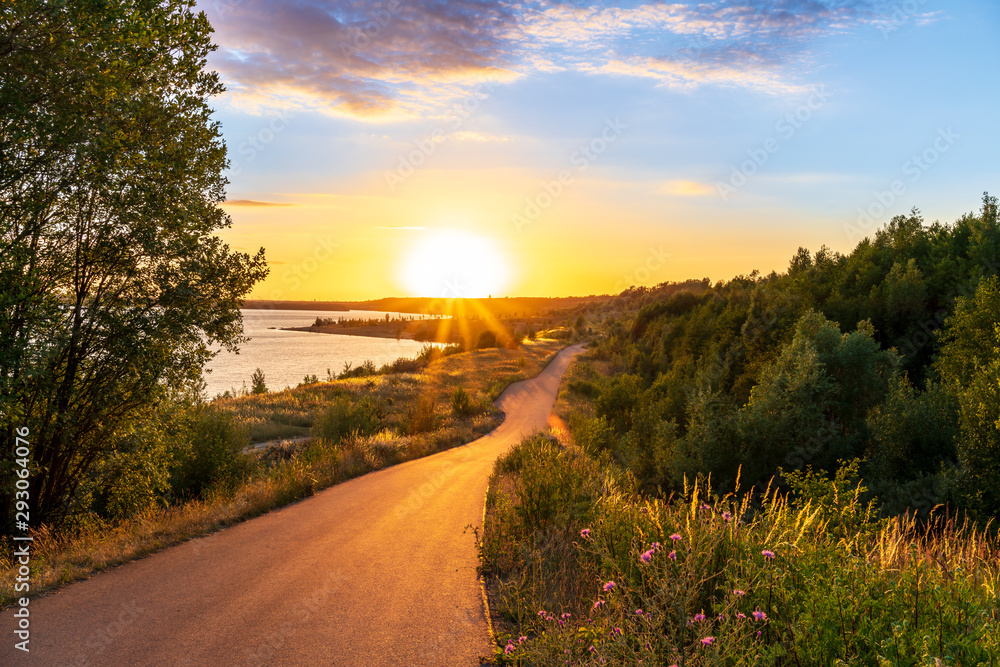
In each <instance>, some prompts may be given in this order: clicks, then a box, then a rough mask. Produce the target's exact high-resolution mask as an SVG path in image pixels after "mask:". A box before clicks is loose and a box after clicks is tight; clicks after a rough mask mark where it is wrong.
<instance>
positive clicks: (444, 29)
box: [206, 0, 515, 117]
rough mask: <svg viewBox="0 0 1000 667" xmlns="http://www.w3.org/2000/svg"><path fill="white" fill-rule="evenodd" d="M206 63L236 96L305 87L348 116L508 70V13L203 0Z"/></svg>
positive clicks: (418, 1) (390, 109) (469, 5)
mask: <svg viewBox="0 0 1000 667" xmlns="http://www.w3.org/2000/svg"><path fill="white" fill-rule="evenodd" d="M206 13H207V14H208V15H209V19H210V20H211V21H212V23H213V25H214V26H215V28H216V41H217V43H218V44H219V46H220V48H219V51H218V52H217V53H216V54H215V55H214V56H213V59H212V61H211V64H212V65H213V66H214V67H215V68H216V69H218V70H219V71H220V73H221V74H222V76H223V79H224V80H225V81H226V82H227V83H228V84H229V86H230V88H231V89H232V90H233V92H234V97H235V98H239V97H241V96H242V97H247V98H249V99H254V98H260V97H267V96H284V95H289V94H291V95H296V94H297V95H304V96H305V97H306V98H309V99H311V101H312V102H313V103H314V104H317V105H322V106H325V107H326V108H328V109H330V110H332V111H335V112H339V113H343V114H347V115H354V116H362V117H370V116H378V115H391V114H394V113H395V114H399V113H402V114H406V113H411V112H413V111H420V110H421V107H423V106H425V102H426V100H427V95H426V92H427V89H429V88H439V89H441V90H444V91H450V92H449V93H448V94H454V93H455V92H456V90H457V89H459V88H461V86H462V85H463V84H469V83H474V82H479V81H483V80H488V79H503V78H506V77H509V76H510V74H511V73H510V72H509V71H507V70H506V63H507V60H508V57H509V55H510V48H509V44H508V42H509V40H508V39H507V37H506V35H507V34H508V33H509V32H510V31H511V30H512V29H513V26H514V23H515V18H514V15H513V14H512V12H511V10H510V9H509V8H508V7H507V5H506V4H505V3H497V2H486V1H484V0H458V1H454V0H449V1H448V2H441V1H439V0H388V1H386V2H375V3H370V2H362V1H354V0H241V1H238V2H237V1H236V0H231V2H230V4H222V5H216V4H209V5H208V6H207V7H206Z"/></svg>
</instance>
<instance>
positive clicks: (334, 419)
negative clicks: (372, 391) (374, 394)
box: [312, 396, 385, 444]
mask: <svg viewBox="0 0 1000 667" xmlns="http://www.w3.org/2000/svg"><path fill="white" fill-rule="evenodd" d="M384 416H385V414H384V410H383V408H382V406H380V405H379V404H378V403H377V402H376V401H375V400H373V399H372V398H371V397H368V396H365V397H363V398H361V399H360V400H352V399H350V398H348V397H346V396H338V397H336V398H334V399H333V401H331V402H330V404H329V405H328V406H327V407H326V408H324V409H323V410H321V411H320V413H319V415H318V417H317V418H316V420H315V421H314V423H313V427H312V431H313V435H314V436H316V437H317V438H321V439H322V440H324V441H325V442H327V443H330V444H337V443H339V442H341V441H342V440H344V439H345V438H347V437H349V436H368V435H372V434H374V433H375V432H376V431H378V429H379V428H380V427H381V425H382V419H383V417H384Z"/></svg>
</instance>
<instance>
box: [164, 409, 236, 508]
mask: <svg viewBox="0 0 1000 667" xmlns="http://www.w3.org/2000/svg"><path fill="white" fill-rule="evenodd" d="M178 441H179V442H178V445H177V449H176V454H175V456H176V460H175V467H174V470H173V473H172V475H171V479H170V486H171V489H172V490H173V493H174V495H175V496H177V497H180V498H199V497H202V496H203V495H204V494H205V492H206V491H208V490H209V489H216V490H229V489H232V488H233V487H234V486H235V485H236V483H237V482H239V480H240V479H241V478H242V475H243V474H244V473H245V472H246V470H247V465H248V461H247V458H246V455H245V454H244V453H243V450H244V448H245V447H246V446H247V445H249V444H250V439H249V437H248V436H247V434H246V431H245V429H243V428H241V427H240V426H239V425H238V424H237V422H236V420H235V419H234V418H233V416H232V415H230V414H228V413H226V412H222V411H220V410H217V409H215V408H212V407H210V406H207V405H201V406H196V407H195V408H193V409H192V412H191V414H190V415H189V416H188V417H186V419H185V423H184V425H183V430H182V431H181V432H180V434H179V436H178Z"/></svg>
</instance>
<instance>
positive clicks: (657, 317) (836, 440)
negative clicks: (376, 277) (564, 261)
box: [570, 195, 1000, 520]
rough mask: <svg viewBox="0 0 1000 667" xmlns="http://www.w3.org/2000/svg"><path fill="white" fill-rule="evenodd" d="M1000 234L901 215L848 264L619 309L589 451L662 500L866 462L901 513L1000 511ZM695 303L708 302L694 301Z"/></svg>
mask: <svg viewBox="0 0 1000 667" xmlns="http://www.w3.org/2000/svg"><path fill="white" fill-rule="evenodd" d="M998 262H1000V227H998V220H997V200H996V198H994V197H990V196H989V195H984V198H983V202H982V208H981V211H980V212H979V214H978V215H976V214H967V215H964V216H963V217H962V218H961V219H959V220H958V221H957V222H955V223H954V224H941V223H937V222H935V223H934V224H932V225H924V221H923V219H922V218H921V216H920V214H919V212H918V211H916V210H915V209H914V211H912V212H911V214H910V215H906V216H897V217H895V218H893V219H892V221H891V222H890V223H889V224H888V225H887V226H886V227H885V228H884V229H881V230H879V231H878V232H877V233H876V234H875V237H874V238H873V239H865V240H863V241H862V242H860V243H859V244H858V245H857V247H856V248H855V249H854V251H853V252H851V253H850V254H847V255H842V254H840V253H837V252H833V251H831V250H829V249H828V248H826V247H823V248H821V249H820V250H819V251H818V252H816V253H811V252H809V251H807V250H806V249H804V248H800V249H799V251H798V252H797V253H796V255H795V256H794V257H793V258H792V260H791V262H790V264H789V267H788V270H787V271H786V272H784V273H780V274H779V273H776V272H772V273H771V274H770V275H767V276H761V275H759V274H758V273H757V272H754V273H752V274H751V275H749V276H738V277H736V278H734V279H732V280H730V281H728V282H719V283H716V284H715V285H711V286H709V285H708V284H707V281H706V282H703V283H702V286H703V288H702V289H684V290H680V291H678V290H677V289H676V286H668V287H670V291H671V293H666V292H664V291H662V290H660V291H658V290H643V289H639V290H630V291H629V292H625V293H623V294H622V295H620V296H619V297H618V299H616V300H615V301H614V302H612V303H611V305H610V309H609V310H608V311H607V312H608V313H609V314H608V315H607V320H606V322H605V326H604V327H603V329H604V335H603V336H601V337H600V338H599V340H598V341H597V342H596V344H595V345H594V346H593V356H594V357H595V358H596V359H597V360H598V362H597V363H594V364H590V365H587V371H588V372H587V373H584V374H583V375H580V374H577V377H576V378H575V379H574V380H573V382H571V384H570V389H571V390H572V391H573V392H576V393H577V394H585V395H587V396H589V397H591V399H592V401H593V406H594V413H595V415H596V416H595V417H594V418H593V419H592V420H591V421H589V422H588V423H586V424H582V425H581V424H578V425H577V428H576V429H574V431H575V432H577V433H579V434H582V435H581V436H580V438H579V439H580V440H581V443H580V444H582V445H583V446H584V447H585V448H586V449H588V450H589V451H591V452H592V453H594V454H596V455H599V456H604V457H608V458H610V459H611V460H614V461H617V462H618V463H620V464H621V465H623V466H624V467H626V468H627V469H629V470H630V471H632V473H633V474H634V475H635V477H636V479H637V480H638V481H639V483H640V484H641V485H642V487H643V488H644V489H645V490H646V491H647V492H653V491H655V490H656V489H657V488H658V487H659V488H660V489H661V490H662V491H663V492H664V493H669V492H671V491H678V490H681V489H682V488H683V483H684V478H685V476H687V477H688V478H689V479H691V478H693V477H696V476H699V475H701V476H708V475H711V476H712V482H713V486H714V487H715V488H733V485H734V484H735V481H736V478H737V475H740V476H741V480H742V482H743V485H744V488H746V487H747V486H749V485H750V484H757V485H758V488H763V487H764V486H766V485H767V483H768V481H769V480H770V479H771V477H772V476H774V475H778V477H777V480H778V483H779V484H780V483H782V480H783V479H784V478H783V477H782V476H781V472H782V471H790V470H795V469H806V468H810V467H811V468H813V469H815V470H819V471H825V472H826V473H827V474H833V473H834V471H836V470H837V469H838V468H839V467H840V466H841V465H842V463H841V462H842V461H850V460H853V459H858V460H859V461H860V468H859V470H860V473H861V476H862V477H863V478H864V480H865V481H866V483H867V485H868V487H869V489H870V490H871V492H872V493H873V495H875V496H877V498H878V499H879V501H880V502H881V506H882V507H883V508H884V509H885V510H886V511H887V512H891V513H896V512H902V511H905V510H907V509H919V510H921V511H924V512H926V511H929V510H931V509H932V508H934V507H935V506H937V505H939V504H948V505H950V506H952V507H956V506H957V507H960V508H963V509H967V510H969V511H971V512H972V513H973V514H974V515H976V516H978V517H980V518H981V519H984V520H985V519H988V518H989V517H992V516H994V515H995V513H996V512H997V510H1000V326H998V321H1000V280H998V278H997V268H998ZM692 286H694V285H693V284H692Z"/></svg>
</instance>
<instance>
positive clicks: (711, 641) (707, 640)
mask: <svg viewBox="0 0 1000 667" xmlns="http://www.w3.org/2000/svg"><path fill="white" fill-rule="evenodd" d="M714 643H715V637H703V638H702V640H701V644H702V646H711V645H712V644H714Z"/></svg>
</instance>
